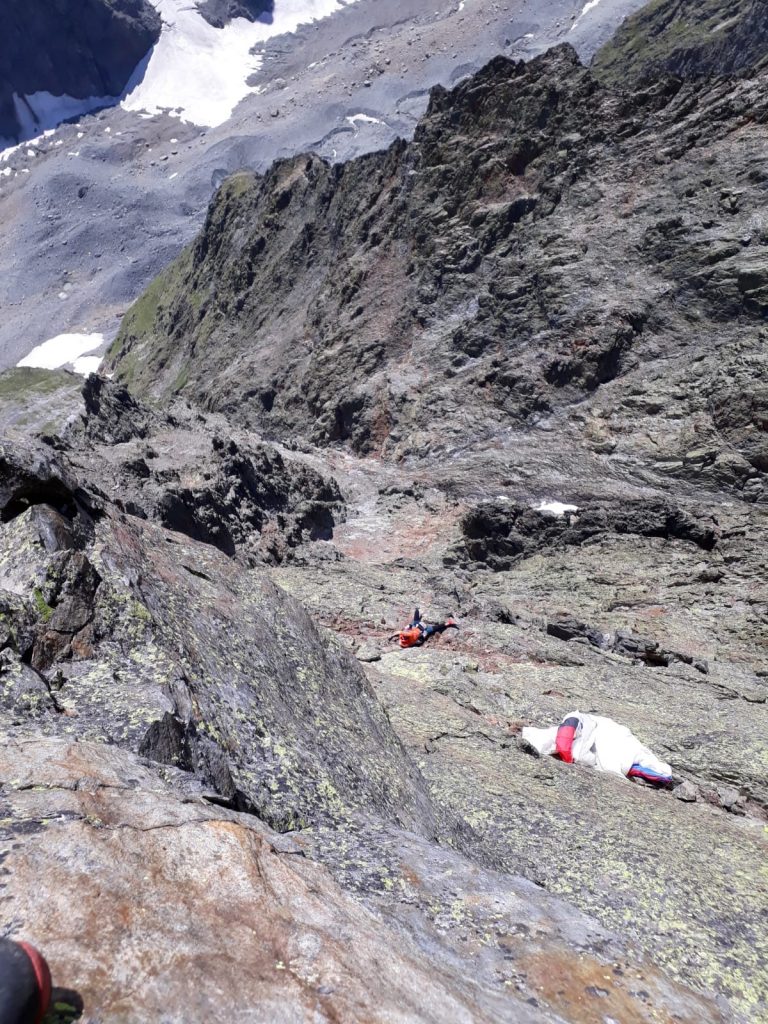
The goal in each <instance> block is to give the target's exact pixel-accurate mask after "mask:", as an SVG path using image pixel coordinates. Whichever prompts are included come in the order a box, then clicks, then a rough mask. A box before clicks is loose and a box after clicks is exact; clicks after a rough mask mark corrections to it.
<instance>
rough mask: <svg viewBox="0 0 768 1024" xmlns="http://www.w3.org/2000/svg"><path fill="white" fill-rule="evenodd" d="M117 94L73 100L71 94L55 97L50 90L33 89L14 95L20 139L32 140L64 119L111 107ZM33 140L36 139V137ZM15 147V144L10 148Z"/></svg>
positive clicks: (68, 119)
mask: <svg viewBox="0 0 768 1024" xmlns="http://www.w3.org/2000/svg"><path fill="white" fill-rule="evenodd" d="M117 99H118V97H117V96H88V97H87V98H86V99H82V100H79V99H76V98H75V97H74V96H54V95H53V93H50V92H45V91H41V92H33V93H30V94H29V95H28V96H20V95H19V94H18V93H14V94H13V105H14V108H15V110H16V117H17V119H18V122H19V128H20V131H19V138H20V139H22V140H28V139H33V138H34V137H35V136H37V137H41V136H40V133H41V132H43V133H44V134H43V136H42V137H44V136H45V135H48V134H51V133H52V131H53V130H54V129H55V128H56V127H57V126H58V125H60V124H61V123H62V122H63V121H71V120H72V119H73V118H76V117H82V116H83V115H84V114H87V113H89V112H90V111H92V110H97V109H99V108H101V107H110V106H112V105H113V104H115V103H116V102H117ZM35 141H36V140H35ZM12 148H15V147H12Z"/></svg>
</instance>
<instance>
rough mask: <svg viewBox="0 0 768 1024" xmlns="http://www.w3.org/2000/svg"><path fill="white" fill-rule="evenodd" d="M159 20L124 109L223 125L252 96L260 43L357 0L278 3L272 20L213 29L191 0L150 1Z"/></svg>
mask: <svg viewBox="0 0 768 1024" xmlns="http://www.w3.org/2000/svg"><path fill="white" fill-rule="evenodd" d="M151 2H152V4H153V5H154V7H156V8H157V10H158V11H159V12H160V15H161V17H162V19H163V31H162V34H161V36H160V39H159V40H158V42H157V44H156V45H155V47H154V49H153V50H152V53H151V55H150V58H149V63H148V64H147V67H146V71H145V72H144V76H143V78H142V79H141V81H140V82H138V83H137V84H136V86H135V87H134V88H133V89H130V86H129V92H128V94H127V95H126V96H125V98H124V99H123V101H122V106H123V107H124V108H125V109H126V110H135V111H143V112H146V113H150V114H156V113H160V112H162V111H164V110H165V111H168V112H169V113H171V114H174V115H177V116H179V117H181V119H182V120H184V121H191V122H192V123H193V124H196V125H200V126H206V127H209V128H211V127H215V126H216V125H219V124H223V122H224V121H226V120H227V119H228V118H229V117H230V115H231V114H232V111H233V110H234V109H235V107H236V106H237V104H238V103H239V102H240V100H242V99H243V98H244V97H245V96H247V95H248V94H249V93H252V92H256V91H257V90H256V87H255V86H250V85H248V84H247V79H248V78H249V77H250V76H251V75H253V74H254V73H255V72H256V71H258V70H259V68H260V67H261V64H262V57H261V56H260V55H259V54H254V53H252V52H251V51H252V50H253V48H254V47H256V46H258V45H259V44H260V43H264V42H266V41H267V40H268V39H270V38H272V37H273V36H277V35H282V34H283V33H285V32H295V31H296V29H297V28H298V27H299V25H303V24H308V23H310V22H313V21H318V20H319V19H320V18H327V17H328V16H329V15H331V14H334V13H335V12H336V11H338V10H341V9H342V8H343V7H345V6H347V4H348V3H354V2H355V0H277V2H276V4H275V12H274V16H273V18H272V21H271V22H266V21H257V22H254V23H252V22H249V21H247V20H246V19H245V18H236V19H235V20H234V21H231V22H230V23H229V24H228V25H227V26H225V27H224V28H213V26H212V25H209V24H208V22H207V21H206V20H205V19H204V18H203V17H202V15H201V14H200V12H199V11H198V10H197V8H196V7H195V6H194V5H192V4H191V3H190V0H151Z"/></svg>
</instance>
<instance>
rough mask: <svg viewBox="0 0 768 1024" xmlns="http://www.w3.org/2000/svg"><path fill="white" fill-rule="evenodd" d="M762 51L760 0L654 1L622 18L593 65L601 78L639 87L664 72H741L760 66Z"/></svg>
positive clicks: (767, 40) (766, 18)
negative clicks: (629, 82) (725, 0)
mask: <svg viewBox="0 0 768 1024" xmlns="http://www.w3.org/2000/svg"><path fill="white" fill-rule="evenodd" d="M767 54H768V5H766V3H765V2H764V0H731V2H729V3H723V0H701V2H697V3H692V2H690V0H653V2H652V3H649V4H647V5H646V6H645V7H643V8H641V10H640V11H638V12H637V14H635V15H633V16H631V17H629V18H627V19H626V21H625V22H624V24H623V25H622V26H621V28H620V29H619V30H618V32H617V33H616V35H615V36H614V38H613V39H612V40H611V41H610V43H607V44H606V45H605V46H604V47H603V48H602V49H601V50H600V51H599V53H598V54H597V55H596V58H595V60H594V62H593V65H592V66H593V69H594V70H595V72H596V73H597V74H598V76H599V77H600V78H601V79H603V80H605V81H611V82H613V83H614V84H622V83H625V82H628V81H631V82H634V83H636V84H639V85H642V84H647V83H649V82H652V81H654V79H656V78H657V77H658V76H659V75H660V74H663V73H665V72H667V73H672V74H675V75H683V76H685V77H695V76H703V75H712V74H719V75H723V74H738V73H743V72H745V71H749V70H750V69H753V68H754V67H755V66H756V65H760V64H764V63H765V58H766V55H767Z"/></svg>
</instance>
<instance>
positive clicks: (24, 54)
mask: <svg viewBox="0 0 768 1024" xmlns="http://www.w3.org/2000/svg"><path fill="white" fill-rule="evenodd" d="M2 29H3V31H2V35H1V36H0V139H2V138H5V139H12V140H15V139H17V138H18V137H19V134H20V133H21V132H22V129H23V127H24V126H34V124H35V120H36V118H37V117H38V116H39V111H40V109H41V102H44V101H41V98H40V97H39V96H36V94H39V93H48V94H51V97H62V96H65V97H71V98H73V99H76V100H77V99H79V100H83V99H88V98H90V97H108V96H118V95H119V94H120V93H121V92H122V90H123V88H124V87H125V85H126V83H127V82H128V79H129V78H130V76H131V74H132V72H133V71H134V69H135V68H136V65H137V64H138V63H139V62H140V61H141V59H142V58H143V57H144V56H145V54H146V53H147V51H148V50H149V49H150V47H151V46H152V45H153V43H154V42H156V40H157V39H158V37H159V35H160V16H159V15H158V13H157V12H156V11H155V9H154V8H153V7H152V5H151V4H150V3H149V2H148V0H77V2H74V0H49V2H46V3H25V2H24V0H6V2H5V3H4V4H3V12H2Z"/></svg>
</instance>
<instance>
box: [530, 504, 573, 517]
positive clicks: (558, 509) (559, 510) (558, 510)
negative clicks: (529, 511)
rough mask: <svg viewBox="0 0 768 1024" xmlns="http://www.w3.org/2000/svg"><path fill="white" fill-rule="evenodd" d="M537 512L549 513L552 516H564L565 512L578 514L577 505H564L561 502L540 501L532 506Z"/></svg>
mask: <svg viewBox="0 0 768 1024" xmlns="http://www.w3.org/2000/svg"><path fill="white" fill-rule="evenodd" d="M534 507H535V509H536V511H537V512H549V513H550V514H551V515H553V516H564V515H565V513H566V512H578V511H579V506H578V505H566V504H564V503H563V502H562V501H542V502H541V504H540V505H535V506H534Z"/></svg>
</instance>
